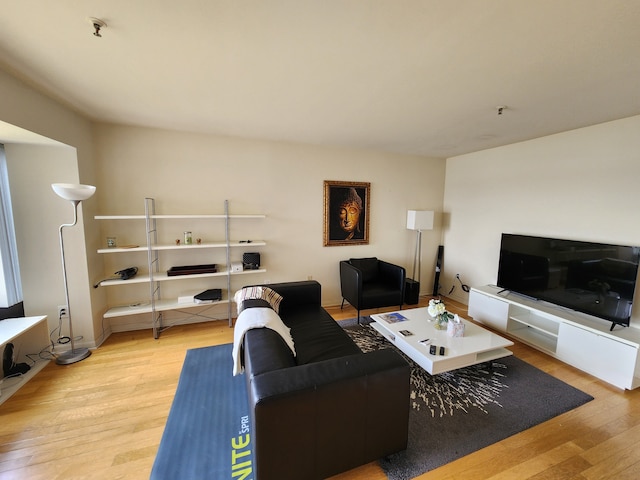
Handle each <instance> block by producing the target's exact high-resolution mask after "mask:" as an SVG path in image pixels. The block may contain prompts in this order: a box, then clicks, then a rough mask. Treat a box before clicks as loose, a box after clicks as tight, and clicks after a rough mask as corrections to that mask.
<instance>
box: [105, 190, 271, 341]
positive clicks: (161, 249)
mask: <svg viewBox="0 0 640 480" xmlns="http://www.w3.org/2000/svg"><path fill="white" fill-rule="evenodd" d="M264 218H266V216H265V215H262V214H258V215H230V214H229V202H228V201H227V200H225V202H224V214H214V215H209V214H206V215H192V214H188V215H159V214H156V211H155V199H153V198H145V214H144V215H96V216H95V219H96V220H124V221H144V222H145V229H146V232H145V234H146V245H144V246H137V245H135V246H131V247H115V248H101V249H99V250H98V253H100V254H105V255H117V254H128V253H131V252H146V253H147V262H146V263H147V267H148V270H147V272H146V273H145V272H142V273H140V274H138V275H136V276H135V277H133V278H130V279H127V280H121V279H109V280H103V281H101V282H99V286H102V287H112V286H126V285H133V284H143V283H144V284H148V285H149V294H148V297H147V298H145V299H144V301H141V302H134V303H131V304H128V305H120V306H113V307H111V308H109V309H108V310H107V311H106V312H105V313H104V315H103V316H104V318H114V317H122V316H126V315H138V314H151V316H152V322H151V326H152V329H153V335H154V338H158V337H159V335H160V333H161V332H162V330H163V329H164V328H165V326H164V325H163V315H162V312H166V311H168V310H183V309H189V308H197V307H200V308H202V307H206V306H208V305H211V304H201V303H195V302H194V303H184V302H179V301H178V299H177V298H164V297H163V295H162V290H161V285H162V284H163V283H164V282H168V281H188V280H193V279H203V278H209V277H218V278H224V279H225V280H226V285H225V287H226V292H227V293H226V297H225V296H223V298H222V300H221V301H219V302H215V304H216V305H220V304H227V316H228V320H229V326H230V327H232V326H233V319H232V312H231V303H232V299H231V298H229V295H230V292H231V277H232V276H235V275H248V274H255V273H264V272H266V271H267V270H266V269H264V268H260V269H257V270H243V271H240V272H232V271H231V255H230V252H231V250H232V249H240V248H243V249H246V248H249V247H250V248H252V249H253V248H254V247H264V246H266V242H264V241H262V240H252V241H251V242H250V243H248V242H246V241H245V242H241V241H232V240H231V239H230V228H231V223H232V222H236V221H242V220H251V219H264ZM158 220H168V221H171V220H179V221H184V220H188V221H194V222H196V221H198V222H201V221H205V222H206V221H210V222H222V224H223V225H224V237H225V240H224V241H219V242H203V243H200V244H198V243H195V242H194V243H193V244H191V245H185V244H183V243H182V242H181V244H180V245H177V244H175V243H174V244H161V243H158ZM216 250H217V251H221V253H220V254H217V256H216V255H210V256H208V258H207V261H204V262H203V261H202V258H203V254H208V253H210V252H215V251H216ZM178 251H179V252H181V253H184V252H192V253H193V255H194V258H199V259H200V260H201V261H200V262H199V263H205V264H208V263H216V265H217V272H214V273H198V274H189V275H176V276H170V275H168V274H167V272H166V270H164V271H163V270H162V269H161V268H160V255H162V256H163V257H169V256H170V255H171V254H172V252H178ZM222 255H224V260H225V262H226V264H224V265H222V264H221V263H220V262H219V261H212V259H213V260H218V259H220V257H221V256H222Z"/></svg>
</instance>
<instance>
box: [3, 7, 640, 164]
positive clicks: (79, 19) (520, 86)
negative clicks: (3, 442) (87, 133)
mask: <svg viewBox="0 0 640 480" xmlns="http://www.w3.org/2000/svg"><path fill="white" fill-rule="evenodd" d="M0 11H2V14H1V15H0V67H1V68H3V69H5V70H7V71H9V72H10V73H12V74H14V75H16V76H17V77H18V78H20V79H22V80H24V81H26V82H28V83H29V84H30V85H33V86H35V87H36V88H38V89H41V90H42V91H44V92H45V93H47V94H48V95H51V96H53V97H54V98H57V99H60V100H63V101H64V102H65V103H67V104H69V105H70V106H72V107H73V108H74V109H76V110H78V111H79V112H81V113H83V114H84V115H86V116H88V117H89V118H91V119H94V120H97V121H104V122H114V123H120V124H129V125H141V126H150V127H159V128H167V129H175V130H186V131H194V132H206V133H215V134H222V135H233V136H242V137H248V138H259V139H273V140H283V141H292V142H303V143H312V144H324V145H337V146H348V147H359V148H367V149H375V150H385V151H394V152H404V153H413V154H419V155H426V156H435V157H450V156H454V155H458V154H462V153H467V152H472V151H477V150H482V149H486V148H490V147H494V146H498V145H505V144H509V143H513V142H517V141H521V140H526V139H530V138H536V137H540V136H544V135H548V134H552V133H557V132H562V131H567V130H571V129H574V128H579V127H584V126H588V125H593V124H597V123H602V122H606V121H609V120H615V119H619V118H624V117H629V116H633V115H638V114H640V0H375V1H374V0H262V1H257V0H253V1H251V0H180V1H175V0H134V1H132V0H109V1H105V0H56V1H51V0H20V1H16V0H0ZM87 17H98V18H101V19H102V20H104V21H105V22H106V23H107V27H106V28H105V29H103V30H102V38H98V37H95V36H93V35H92V33H93V27H92V25H91V24H90V22H89V21H88V20H87ZM498 105H506V106H507V107H508V108H507V109H506V110H505V111H504V113H503V114H502V115H498V114H497V111H496V107H497V106H498ZM1 112H2V109H1V105H0V120H3V119H2V118H1Z"/></svg>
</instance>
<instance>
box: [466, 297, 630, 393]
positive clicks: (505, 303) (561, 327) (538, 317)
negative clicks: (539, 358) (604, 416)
mask: <svg viewBox="0 0 640 480" xmlns="http://www.w3.org/2000/svg"><path fill="white" fill-rule="evenodd" d="M469 315H470V316H471V317H472V318H473V319H474V320H477V321H479V322H482V323H484V324H486V325H488V326H490V327H492V328H494V329H496V330H498V331H501V332H504V333H506V334H508V335H510V336H512V337H513V338H516V339H518V340H520V341H521V342H523V343H526V344H527V345H530V346H532V347H534V348H536V349H538V350H540V351H543V352H545V353H547V354H549V355H551V356H553V357H556V358H558V359H559V360H562V361H563V362H566V363H568V364H570V365H573V366H574V367H576V368H579V369H581V370H584V371H585V372H588V373H590V374H592V375H594V376H596V377H598V378H600V379H602V380H604V381H606V382H609V383H611V384H612V385H615V386H617V387H619V388H626V389H630V390H631V389H634V388H637V387H639V386H640V330H638V329H636V328H623V329H617V330H613V331H610V330H609V326H610V324H609V323H608V322H605V321H603V320H600V319H597V318H595V317H592V316H590V315H585V314H582V313H579V312H575V311H572V310H568V309H565V308H562V307H558V306H556V305H553V304H550V303H547V302H543V301H536V300H531V299H528V298H526V297H522V296H519V295H515V294H512V293H508V292H501V290H500V289H499V288H498V287H495V286H491V285H486V286H483V287H478V288H472V289H471V292H470V295H469Z"/></svg>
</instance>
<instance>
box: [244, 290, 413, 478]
mask: <svg viewBox="0 0 640 480" xmlns="http://www.w3.org/2000/svg"><path fill="white" fill-rule="evenodd" d="M265 286H268V287H269V288H271V289H273V290H275V291H276V292H278V293H279V294H280V295H282V297H283V299H282V302H281V304H280V308H279V315H280V317H281V318H282V320H283V322H284V323H285V324H286V325H287V326H288V327H289V328H290V329H291V335H292V337H293V341H294V344H295V350H296V356H294V355H293V353H292V352H291V350H290V348H289V347H288V346H287V345H286V344H285V342H284V340H283V339H282V338H281V337H280V336H279V335H278V334H277V333H275V332H274V331H273V330H270V329H268V328H256V329H252V330H249V331H248V332H246V334H245V336H244V340H243V350H244V351H243V356H244V357H243V358H244V368H245V377H246V382H247V392H248V396H249V407H250V410H251V415H252V422H253V437H252V440H253V449H254V461H255V464H254V473H255V478H256V479H257V480H276V479H277V480H281V479H289V478H290V479H293V478H300V479H302V478H304V479H321V478H326V477H329V476H331V475H335V474H337V473H340V472H343V471H346V470H349V469H351V468H354V467H356V466H359V465H363V464H365V463H369V462H371V461H374V460H376V459H378V458H381V457H384V456H387V455H390V454H392V453H394V452H398V451H400V450H404V449H405V448H406V445H407V434H408V419H409V408H410V405H409V376H410V371H409V365H408V364H407V362H406V361H405V360H404V359H403V358H402V357H401V356H400V355H399V354H398V353H397V352H396V351H395V350H392V349H383V350H377V351H373V352H370V353H366V354H365V353H362V352H361V351H360V349H359V348H358V347H357V345H356V344H355V343H354V342H353V341H352V340H351V338H350V337H349V336H348V335H347V334H346V333H345V331H344V330H343V329H342V327H340V325H338V323H336V321H335V320H333V318H332V317H331V316H330V315H329V314H328V313H327V311H326V310H324V308H322V306H321V286H320V284H319V283H318V282H315V281H305V282H291V283H279V284H270V285H265Z"/></svg>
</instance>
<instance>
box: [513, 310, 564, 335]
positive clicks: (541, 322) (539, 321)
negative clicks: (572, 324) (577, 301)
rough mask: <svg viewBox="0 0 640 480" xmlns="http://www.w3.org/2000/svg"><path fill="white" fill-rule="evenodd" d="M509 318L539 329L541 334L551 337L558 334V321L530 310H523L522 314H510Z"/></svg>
mask: <svg viewBox="0 0 640 480" xmlns="http://www.w3.org/2000/svg"><path fill="white" fill-rule="evenodd" d="M509 320H510V321H511V322H517V323H519V324H522V325H525V326H527V327H531V328H534V329H536V330H540V332H542V333H543V334H546V335H551V336H553V337H557V336H558V330H559V328H560V322H558V321H553V320H551V319H549V318H546V317H541V316H539V315H535V314H533V313H532V312H525V313H523V314H517V315H510V316H509Z"/></svg>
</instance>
